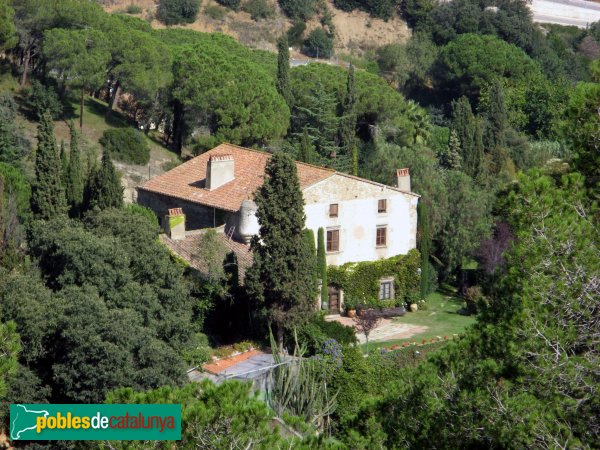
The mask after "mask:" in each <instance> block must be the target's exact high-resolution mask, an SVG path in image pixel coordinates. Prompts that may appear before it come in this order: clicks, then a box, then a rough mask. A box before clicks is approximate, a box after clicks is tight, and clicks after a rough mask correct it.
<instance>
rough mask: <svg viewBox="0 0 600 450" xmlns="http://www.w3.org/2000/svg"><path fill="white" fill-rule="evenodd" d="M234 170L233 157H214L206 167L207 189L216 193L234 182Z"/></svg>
mask: <svg viewBox="0 0 600 450" xmlns="http://www.w3.org/2000/svg"><path fill="white" fill-rule="evenodd" d="M234 169H235V165H234V161H233V155H212V156H211V157H210V158H209V160H208V163H207V167H206V186H205V187H206V189H208V190H209V191H214V190H215V189H217V188H220V187H221V186H223V185H224V184H226V183H229V182H230V181H233V179H234V178H235V174H234Z"/></svg>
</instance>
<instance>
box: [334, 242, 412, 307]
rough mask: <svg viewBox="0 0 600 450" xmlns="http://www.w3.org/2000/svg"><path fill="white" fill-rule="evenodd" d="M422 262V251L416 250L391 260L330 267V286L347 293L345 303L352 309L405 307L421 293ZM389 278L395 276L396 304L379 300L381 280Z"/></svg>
mask: <svg viewBox="0 0 600 450" xmlns="http://www.w3.org/2000/svg"><path fill="white" fill-rule="evenodd" d="M420 260H421V255H420V253H419V251H418V250H416V249H413V250H411V251H409V252H408V253H407V254H406V255H398V256H393V257H391V258H388V259H380V260H378V261H364V262H358V263H346V264H344V265H343V266H329V267H328V269H327V275H328V278H329V284H330V285H333V286H336V287H338V288H340V289H342V290H343V291H344V303H345V304H346V307H348V308H353V307H356V306H359V305H366V306H374V307H384V306H393V305H403V304H404V303H406V301H407V300H412V299H413V298H415V296H418V294H419V287H420V282H421V277H420V274H419V266H420ZM386 277H394V292H395V298H394V299H393V300H392V301H389V300H387V301H381V300H379V280H381V279H382V278H386Z"/></svg>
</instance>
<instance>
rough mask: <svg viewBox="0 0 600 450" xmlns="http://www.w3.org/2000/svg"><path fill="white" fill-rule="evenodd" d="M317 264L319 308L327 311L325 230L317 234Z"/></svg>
mask: <svg viewBox="0 0 600 450" xmlns="http://www.w3.org/2000/svg"><path fill="white" fill-rule="evenodd" d="M317 240H318V243H317V263H318V265H319V266H318V271H319V278H320V279H321V308H323V309H329V283H328V280H327V257H326V254H325V230H323V228H319V232H318V234H317Z"/></svg>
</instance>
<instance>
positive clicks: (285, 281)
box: [246, 153, 317, 349]
mask: <svg viewBox="0 0 600 450" xmlns="http://www.w3.org/2000/svg"><path fill="white" fill-rule="evenodd" d="M265 175H266V176H265V181H264V183H263V185H262V186H261V187H260V188H259V189H258V190H257V191H256V194H255V201H256V204H257V205H258V211H257V213H256V216H257V219H258V223H259V225H260V232H259V235H260V239H259V238H255V239H254V240H253V241H252V243H251V248H252V250H253V254H254V262H253V265H252V267H251V268H250V269H249V271H248V272H249V273H248V275H247V277H246V289H247V291H248V294H249V295H250V297H251V298H253V299H255V300H256V301H257V302H258V303H259V304H261V305H262V311H263V313H264V317H265V318H266V319H267V321H268V322H269V323H270V324H271V325H274V326H275V330H276V335H277V342H278V344H279V347H280V349H281V348H283V336H284V333H285V332H286V331H288V332H289V331H291V330H293V329H294V328H296V327H298V326H300V325H302V324H304V323H306V322H307V321H308V320H309V319H310V317H311V315H312V314H313V313H314V309H315V306H316V305H315V303H316V294H317V290H316V285H315V284H314V280H313V276H312V275H311V265H312V262H314V258H313V257H312V256H311V253H310V252H309V251H307V246H306V241H305V238H304V237H303V232H302V230H303V229H304V222H305V215H304V199H303V198H302V191H301V189H300V182H299V180H298V174H297V171H296V164H295V163H294V161H293V160H292V158H290V156H289V155H287V154H285V153H275V154H274V155H273V156H272V157H271V158H270V160H269V162H268V163H267V166H266V168H265ZM313 267H314V266H313Z"/></svg>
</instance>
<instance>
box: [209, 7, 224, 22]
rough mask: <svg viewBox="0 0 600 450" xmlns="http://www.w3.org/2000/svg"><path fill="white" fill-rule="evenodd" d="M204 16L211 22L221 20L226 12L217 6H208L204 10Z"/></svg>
mask: <svg viewBox="0 0 600 450" xmlns="http://www.w3.org/2000/svg"><path fill="white" fill-rule="evenodd" d="M204 14H206V15H207V16H208V17H210V18H211V19H213V20H222V19H223V18H224V17H225V16H226V15H227V10H226V9H225V8H221V7H220V6H218V5H208V6H207V7H206V8H204Z"/></svg>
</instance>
